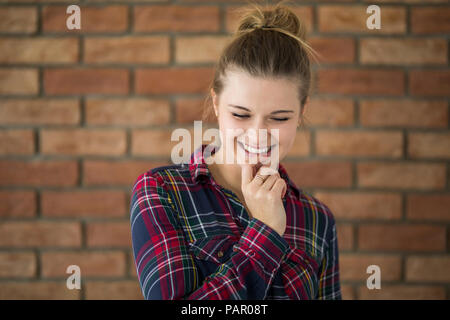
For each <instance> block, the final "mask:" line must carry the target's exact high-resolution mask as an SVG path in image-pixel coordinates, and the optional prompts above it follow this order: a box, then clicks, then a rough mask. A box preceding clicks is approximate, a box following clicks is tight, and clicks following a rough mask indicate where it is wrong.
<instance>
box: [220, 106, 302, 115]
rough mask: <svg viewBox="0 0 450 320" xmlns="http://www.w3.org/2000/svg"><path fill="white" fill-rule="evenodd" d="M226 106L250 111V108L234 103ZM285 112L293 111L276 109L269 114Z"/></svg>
mask: <svg viewBox="0 0 450 320" xmlns="http://www.w3.org/2000/svg"><path fill="white" fill-rule="evenodd" d="M228 106H230V107H233V108H238V109H242V110H244V111H248V112H250V111H251V110H250V109H248V108H246V107H243V106H237V105H235V104H228ZM285 112H292V113H294V111H293V110H277V111H274V112H271V113H270V114H278V113H285Z"/></svg>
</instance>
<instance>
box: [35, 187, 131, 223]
mask: <svg viewBox="0 0 450 320" xmlns="http://www.w3.org/2000/svg"><path fill="white" fill-rule="evenodd" d="M41 206H42V214H43V215H44V216H48V217H60V218H65V217H121V216H124V215H125V213H126V212H127V208H126V199H125V193H124V192H123V191H112V190H111V191H101V190H99V191H98V190H81V191H43V192H42V195H41Z"/></svg>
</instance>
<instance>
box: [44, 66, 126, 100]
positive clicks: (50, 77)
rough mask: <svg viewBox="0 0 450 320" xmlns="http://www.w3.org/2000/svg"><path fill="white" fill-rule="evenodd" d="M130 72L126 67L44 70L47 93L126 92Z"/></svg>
mask: <svg viewBox="0 0 450 320" xmlns="http://www.w3.org/2000/svg"><path fill="white" fill-rule="evenodd" d="M128 86H129V73H128V70H125V69H102V68H92V69H90V68H89V69H85V68H83V69H72V68H52V69H46V70H44V88H45V92H46V93H47V94H51V95H62V94H93V93H97V94H102V93H104V94H107V93H110V94H115V95H116V94H126V93H128Z"/></svg>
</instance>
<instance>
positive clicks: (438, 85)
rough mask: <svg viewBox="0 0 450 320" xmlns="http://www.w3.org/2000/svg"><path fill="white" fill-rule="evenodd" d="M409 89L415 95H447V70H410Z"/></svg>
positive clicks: (449, 78) (449, 87) (449, 81)
mask: <svg viewBox="0 0 450 320" xmlns="http://www.w3.org/2000/svg"><path fill="white" fill-rule="evenodd" d="M409 79H410V81H409V91H410V92H411V94H412V95H415V96H438V97H448V94H449V92H450V71H449V70H411V71H410V72H409Z"/></svg>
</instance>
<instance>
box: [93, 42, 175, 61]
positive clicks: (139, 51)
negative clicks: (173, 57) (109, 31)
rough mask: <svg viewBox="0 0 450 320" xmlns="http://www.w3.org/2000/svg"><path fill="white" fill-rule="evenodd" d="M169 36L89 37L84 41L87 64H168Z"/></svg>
mask: <svg viewBox="0 0 450 320" xmlns="http://www.w3.org/2000/svg"><path fill="white" fill-rule="evenodd" d="M169 59H170V49H169V38H168V37H167V36H151V37H149V36H125V37H117V38H112V37H88V38H85V41H84V61H85V62H87V63H102V64H104V63H127V64H130V63H158V64H159V63H161V64H162V63H168V62H169Z"/></svg>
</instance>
